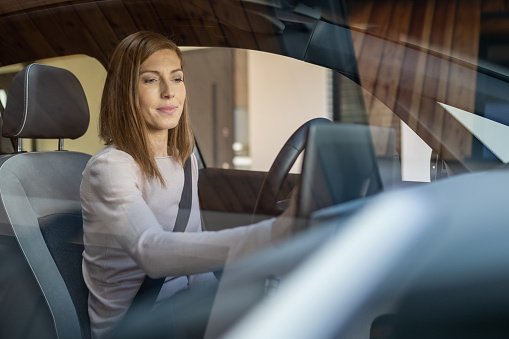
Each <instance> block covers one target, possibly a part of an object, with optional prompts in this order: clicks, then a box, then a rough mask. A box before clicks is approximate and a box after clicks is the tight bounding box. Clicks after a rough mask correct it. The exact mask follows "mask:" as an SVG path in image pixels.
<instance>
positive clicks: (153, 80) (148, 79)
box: [143, 78, 156, 84]
mask: <svg viewBox="0 0 509 339" xmlns="http://www.w3.org/2000/svg"><path fill="white" fill-rule="evenodd" d="M154 82H156V79H155V78H147V79H143V83H145V84H152V83H154Z"/></svg>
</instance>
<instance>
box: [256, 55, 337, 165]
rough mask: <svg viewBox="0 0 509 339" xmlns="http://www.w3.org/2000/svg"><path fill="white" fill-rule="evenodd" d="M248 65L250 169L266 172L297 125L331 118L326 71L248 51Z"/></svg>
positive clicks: (295, 61)
mask: <svg viewBox="0 0 509 339" xmlns="http://www.w3.org/2000/svg"><path fill="white" fill-rule="evenodd" d="M247 62H248V91H249V92H248V100H249V103H248V112H249V145H250V155H251V158H252V159H251V160H252V165H251V169H252V170H268V169H269V168H270V165H271V164H272V162H273V161H274V159H275V157H276V155H277V153H278V152H279V150H280V149H281V147H282V146H283V145H284V143H285V142H286V140H287V139H288V138H289V137H290V135H291V134H292V133H293V132H294V131H295V130H296V129H297V128H298V127H299V126H300V125H302V124H303V123H304V122H306V121H307V120H309V119H311V118H315V117H318V116H321V117H328V118H330V112H329V111H330V108H329V107H328V102H327V100H328V98H327V93H328V88H327V86H328V81H329V80H328V72H329V71H328V70H327V69H324V68H321V67H318V66H314V65H310V64H307V63H305V62H302V61H298V60H295V59H291V58H287V57H281V56H278V55H271V54H268V53H262V52H254V51H249V53H248V61H247ZM296 167H298V169H299V170H300V166H298V165H297V166H296Z"/></svg>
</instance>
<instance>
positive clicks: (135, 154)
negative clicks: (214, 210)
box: [81, 32, 289, 338]
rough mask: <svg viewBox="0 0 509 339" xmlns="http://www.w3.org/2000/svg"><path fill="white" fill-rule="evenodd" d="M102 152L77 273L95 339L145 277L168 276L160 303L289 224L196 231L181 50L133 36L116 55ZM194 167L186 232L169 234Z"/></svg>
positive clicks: (93, 170) (91, 177)
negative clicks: (187, 165) (186, 172)
mask: <svg viewBox="0 0 509 339" xmlns="http://www.w3.org/2000/svg"><path fill="white" fill-rule="evenodd" d="M100 136H101V138H102V139H103V140H104V141H105V143H106V147H105V148H103V149H102V150H101V151H99V152H98V153H97V154H95V155H94V156H93V157H92V158H91V159H90V161H89V163H88V165H87V167H86V169H85V171H84V172H83V181H82V184H81V200H82V208H83V221H84V244H85V251H84V253H83V276H84V279H85V282H86V284H87V286H88V288H89V290H90V294H89V299H88V308H89V315H90V320H91V326H92V334H93V337H96V338H99V337H105V336H108V334H109V333H111V330H112V329H113V328H114V327H115V325H116V324H118V322H119V321H120V320H121V319H122V318H123V317H124V315H125V314H126V312H127V310H128V309H129V307H130V305H131V303H132V300H133V299H134V297H135V295H136V293H137V292H138V290H139V288H140V286H141V284H142V282H143V280H144V278H145V276H146V275H148V276H150V277H152V278H160V277H166V280H165V282H164V284H163V287H162V288H161V291H160V293H159V296H158V298H157V300H158V302H159V301H161V300H165V299H167V298H169V297H170V296H172V295H174V294H176V293H178V292H179V291H182V290H185V289H188V288H194V287H195V286H197V285H199V284H200V283H207V282H210V281H211V280H213V279H214V277H213V275H212V274H211V273H205V272H210V271H212V270H214V269H216V268H218V267H221V266H223V265H224V263H225V261H226V259H227V258H228V260H232V259H235V258H238V257H239V256H241V255H243V254H245V253H248V252H251V251H253V250H255V249H258V248H261V247H264V246H268V245H270V244H271V243H273V242H277V241H279V240H280V239H282V238H283V237H284V236H286V234H287V233H288V232H289V223H285V222H284V221H282V220H283V219H284V218H278V219H276V221H274V220H268V221H264V222H261V223H259V224H256V225H251V226H246V227H239V228H235V229H229V230H223V231H219V232H201V223H200V212H199V206H198V194H197V179H198V167H197V162H196V158H195V157H194V155H193V154H192V150H193V147H194V145H193V140H194V139H193V135H192V132H191V129H190V127H189V115H188V111H187V103H186V87H185V84H184V72H183V59H182V53H181V51H180V50H179V48H178V47H177V46H176V45H175V44H174V43H173V42H172V41H170V40H168V39H167V38H165V37H163V36H161V35H159V34H155V33H152V32H138V33H134V34H132V35H130V36H128V37H127V38H125V39H124V40H123V41H122V42H121V43H120V44H119V45H118V47H117V48H116V50H115V52H114V54H113V56H112V59H111V61H110V66H109V69H108V74H107V78H106V83H105V86H104V92H103V97H102V101H101V111H100ZM189 157H190V159H191V164H192V197H193V200H192V210H191V214H190V217H189V221H188V224H187V228H186V231H185V232H183V233H176V232H172V230H173V227H174V224H175V219H176V216H177V213H178V204H179V200H180V196H181V192H182V187H183V182H184V172H183V164H184V162H185V161H186V159H187V158H189Z"/></svg>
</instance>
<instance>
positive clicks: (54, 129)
mask: <svg viewBox="0 0 509 339" xmlns="http://www.w3.org/2000/svg"><path fill="white" fill-rule="evenodd" d="M89 121H90V112H89V110H88V103H87V98H86V97H85V92H84V91H83V88H82V87H81V84H80V82H79V80H78V79H77V78H76V77H75V76H74V74H72V73H71V72H69V71H68V70H66V69H62V68H58V67H53V66H48V65H41V64H30V65H28V66H27V67H25V68H24V69H23V70H21V71H20V72H19V73H18V74H16V76H14V78H13V80H12V83H11V86H10V88H9V93H8V95H7V105H6V108H5V112H4V116H3V127H2V135H3V136H4V137H7V138H37V139H64V138H69V139H76V138H78V137H80V136H82V135H83V134H85V132H86V131H87V129H88V123H89Z"/></svg>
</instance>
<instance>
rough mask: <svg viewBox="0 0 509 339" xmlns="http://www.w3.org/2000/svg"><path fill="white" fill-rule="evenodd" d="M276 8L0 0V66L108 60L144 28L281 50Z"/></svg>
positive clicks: (191, 40)
mask: <svg viewBox="0 0 509 339" xmlns="http://www.w3.org/2000/svg"><path fill="white" fill-rule="evenodd" d="M274 11H275V10H274V8H272V7H266V6H262V5H259V4H255V3H252V2H239V1H231V0H102V1H99V0H98V1H92V0H75V1H63V0H7V1H0V37H1V38H0V65H9V64H13V63H18V62H30V61H33V60H37V59H42V58H48V57H55V56H61V55H71V54H87V55H90V56H92V57H94V58H96V59H98V60H99V61H100V62H101V63H103V64H106V62H107V60H108V56H109V55H110V53H111V52H112V50H113V48H114V46H115V45H116V44H117V43H118V42H119V41H120V40H121V39H122V38H124V37H125V36H127V35H129V34H130V33H132V32H135V31H139V30H143V29H148V30H152V31H156V32H160V33H163V34H165V35H168V36H170V37H172V38H173V39H174V40H175V41H176V42H177V44H179V45H183V46H220V47H221V46H224V47H227V46H235V47H240V48H249V49H257V50H263V51H268V52H275V53H280V52H281V51H282V49H284V47H282V44H281V42H280V41H279V38H278V36H279V35H280V34H279V33H280V30H281V23H280V22H279V21H278V20H277V19H275V17H276V15H275V13H274Z"/></svg>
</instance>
